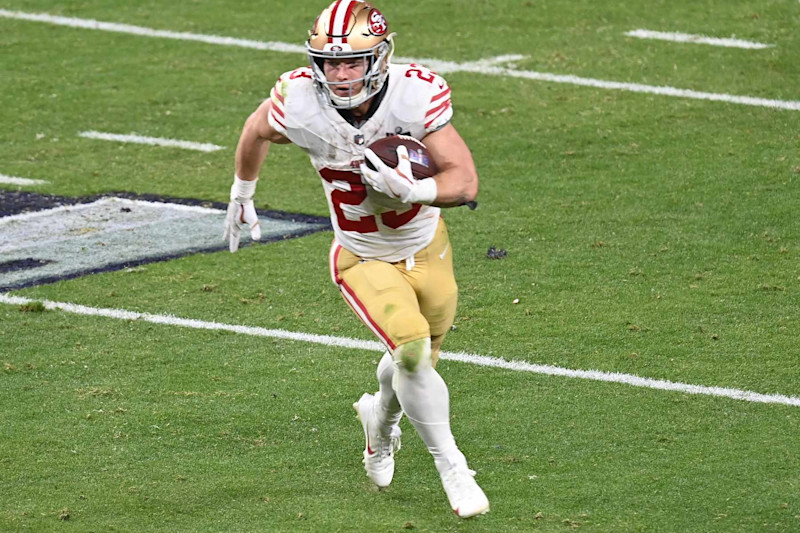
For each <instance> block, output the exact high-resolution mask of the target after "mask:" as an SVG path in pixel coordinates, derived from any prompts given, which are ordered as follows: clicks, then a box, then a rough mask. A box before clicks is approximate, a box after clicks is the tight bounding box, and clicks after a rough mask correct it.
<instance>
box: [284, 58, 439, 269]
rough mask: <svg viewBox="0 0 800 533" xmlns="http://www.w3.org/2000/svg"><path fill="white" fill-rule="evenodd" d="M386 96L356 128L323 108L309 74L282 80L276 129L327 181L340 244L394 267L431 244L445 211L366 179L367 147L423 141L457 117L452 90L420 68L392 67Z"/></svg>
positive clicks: (302, 71)
mask: <svg viewBox="0 0 800 533" xmlns="http://www.w3.org/2000/svg"><path fill="white" fill-rule="evenodd" d="M387 84H388V86H387V88H386V93H385V94H384V96H383V100H381V102H380V105H379V106H378V109H377V110H376V111H375V113H374V114H373V115H372V116H371V117H370V118H369V120H367V121H366V122H364V123H363V124H361V127H359V128H356V127H355V126H353V125H351V124H350V123H349V122H347V121H346V120H345V119H344V118H342V116H341V115H339V113H338V112H337V111H336V110H335V109H333V108H332V107H331V106H328V105H325V104H324V103H323V102H322V101H321V100H320V97H319V95H318V93H317V89H316V87H315V86H314V82H313V80H312V78H311V69H310V68H308V67H303V68H299V69H296V70H293V71H291V72H287V73H285V74H283V75H282V76H281V77H280V78H279V79H278V82H277V83H276V84H275V87H274V88H273V89H272V92H271V94H270V96H271V98H272V111H271V112H270V115H269V123H270V125H271V126H272V127H273V128H274V129H275V130H276V131H278V132H280V133H281V134H282V135H284V136H285V137H287V138H288V139H289V140H290V141H292V142H293V143H294V144H296V145H297V146H299V147H300V148H302V149H303V150H305V151H306V153H307V154H308V156H309V157H310V159H311V163H312V165H314V168H315V169H316V170H317V172H318V173H319V175H320V177H321V178H322V185H323V187H324V189H325V195H326V196H327V198H328V206H329V208H330V212H331V222H332V223H333V229H334V234H335V237H336V240H337V241H338V242H339V243H340V244H341V245H342V246H344V247H345V248H346V249H348V250H350V251H351V252H353V253H354V254H356V255H357V256H359V257H362V258H364V259H380V260H383V261H388V262H396V261H401V260H404V259H406V258H408V257H411V256H413V255H414V254H415V253H417V252H418V251H419V250H421V249H422V248H424V247H425V246H427V245H428V244H429V243H430V242H431V240H432V239H433V236H434V232H435V231H436V225H437V223H438V219H439V212H440V210H439V208H438V207H433V206H429V205H420V204H406V203H403V202H401V201H399V200H396V199H394V198H390V197H388V196H386V195H384V194H381V193H379V192H377V191H375V190H373V189H372V188H371V187H369V186H368V185H366V184H364V183H363V182H362V180H361V173H360V172H359V170H358V167H359V165H360V164H361V162H362V161H363V160H364V149H365V148H366V147H367V146H369V145H370V144H372V143H373V142H375V141H377V140H378V139H380V138H382V137H386V136H388V135H396V134H403V135H410V136H411V137H414V138H416V139H420V140H422V139H423V138H424V137H425V135H427V134H428V133H429V132H432V131H436V130H437V129H439V128H441V127H443V126H445V125H446V124H447V123H448V122H449V121H450V119H451V117H452V116H453V109H452V107H451V104H450V87H448V85H447V83H446V82H445V81H444V79H443V78H442V77H441V76H439V75H438V74H435V73H433V72H431V71H430V70H428V69H427V68H425V67H422V66H419V65H414V64H410V65H390V66H389V79H388V80H387Z"/></svg>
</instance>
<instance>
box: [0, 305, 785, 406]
mask: <svg viewBox="0 0 800 533" xmlns="http://www.w3.org/2000/svg"><path fill="white" fill-rule="evenodd" d="M37 302H40V303H42V304H43V305H44V307H45V308H46V309H49V310H53V311H63V312H66V313H73V314H77V315H86V316H100V317H106V318H114V319H117V320H139V321H142V322H150V323H153V324H163V325H168V326H179V327H185V328H194V329H205V330H218V331H230V332H233V333H239V334H242V335H252V336H256V337H270V338H275V339H286V340H293V341H300V342H311V343H314V344H322V345H325V346H338V347H342V348H353V349H359V350H369V351H376V352H382V351H384V350H385V348H384V346H383V344H381V343H379V342H376V341H367V340H360V339H350V338H346V337H334V336H331V335H314V334H309V333H299V332H293V331H286V330H282V329H266V328H258V327H251V326H239V325H235V324H221V323H219V322H207V321H204V320H193V319H186V318H179V317H176V316H172V315H153V314H150V313H138V312H135V311H126V310H124V309H107V308H98V307H86V306H83V305H77V304H72V303H65V302H51V301H49V300H34V299H31V298H23V297H20V296H11V295H9V294H5V293H0V304H8V305H26V304H32V303H37ZM440 357H441V359H444V360H448V361H458V362H461V363H469V364H473V365H478V366H486V367H493V368H503V369H506V370H513V371H517V372H531V373H534V374H545V375H549V376H560V377H568V378H576V379H587V380H592V381H604V382H610V383H619V384H623V385H629V386H631V387H643V388H648V389H657V390H666V391H674V392H681V393H684V394H699V395H706V396H718V397H723V398H732V399H734V400H743V401H746V402H754V403H771V404H780V405H789V406H793V407H800V398H798V397H794V396H785V395H782V394H760V393H757V392H752V391H747V390H739V389H731V388H725V387H708V386H704V385H691V384H688V383H679V382H674V381H666V380H661V379H650V378H642V377H639V376H634V375H631V374H619V373H614V372H602V371H600V370H574V369H569V368H561V367H557V366H551V365H538V364H532V363H527V362H525V361H506V360H504V359H501V358H499V357H487V356H484V355H476V354H469V353H463V352H458V353H455V352H442V353H441V355H440Z"/></svg>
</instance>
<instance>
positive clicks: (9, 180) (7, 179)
mask: <svg viewBox="0 0 800 533" xmlns="http://www.w3.org/2000/svg"><path fill="white" fill-rule="evenodd" d="M0 183H4V184H7V185H19V186H21V187H25V186H28V185H45V184H47V183H50V182H49V181H45V180H32V179H28V178H17V177H15V176H6V175H5V174H0Z"/></svg>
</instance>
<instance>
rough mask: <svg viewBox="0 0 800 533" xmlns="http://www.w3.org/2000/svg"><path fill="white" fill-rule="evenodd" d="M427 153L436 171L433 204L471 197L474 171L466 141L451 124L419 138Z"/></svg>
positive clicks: (475, 187) (443, 204)
mask: <svg viewBox="0 0 800 533" xmlns="http://www.w3.org/2000/svg"><path fill="white" fill-rule="evenodd" d="M422 142H424V143H425V146H427V147H428V151H429V152H430V153H431V157H433V160H434V162H435V163H436V168H438V169H439V173H438V174H436V176H434V177H433V179H434V180H436V200H434V202H433V205H435V206H439V207H454V206H458V205H464V204H465V203H467V202H471V201H473V200H475V197H476V196H477V195H478V171H477V170H476V169H475V161H473V159H472V152H470V150H469V147H468V146H467V143H465V142H464V139H462V138H461V135H459V133H458V131H457V130H456V128H455V127H454V126H453V125H452V124H449V123H448V124H447V125H446V126H444V127H443V128H442V129H440V130H437V131H434V132H431V133H429V134H428V135H426V136H425V138H424V139H423V140H422Z"/></svg>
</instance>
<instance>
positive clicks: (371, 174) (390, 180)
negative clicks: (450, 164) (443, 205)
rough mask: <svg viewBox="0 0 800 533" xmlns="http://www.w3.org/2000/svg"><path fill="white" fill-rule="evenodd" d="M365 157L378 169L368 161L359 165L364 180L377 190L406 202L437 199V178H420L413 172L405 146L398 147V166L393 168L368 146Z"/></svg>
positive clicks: (423, 201)
mask: <svg viewBox="0 0 800 533" xmlns="http://www.w3.org/2000/svg"><path fill="white" fill-rule="evenodd" d="M364 157H365V158H366V159H368V160H369V162H370V163H372V165H373V166H374V167H375V168H376V169H377V170H372V169H370V168H369V167H368V166H367V164H366V163H361V166H360V167H359V168H360V170H361V175H362V176H364V181H366V182H367V184H368V185H369V186H370V187H372V188H373V189H375V190H376V191H378V192H380V193H383V194H385V195H386V196H389V197H391V198H397V199H398V200H400V201H401V202H403V203H405V204H432V203H433V202H434V201H435V200H436V195H437V188H436V180H434V179H432V178H428V179H422V180H418V179H415V178H414V176H413V175H412V173H411V161H409V159H408V150H407V149H406V147H405V146H403V145H400V146H398V147H397V167H395V168H392V167H390V166H388V165H386V163H384V162H383V161H381V158H380V157H378V156H377V155H375V152H373V151H372V150H370V149H369V148H367V149H366V150H365V151H364Z"/></svg>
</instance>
